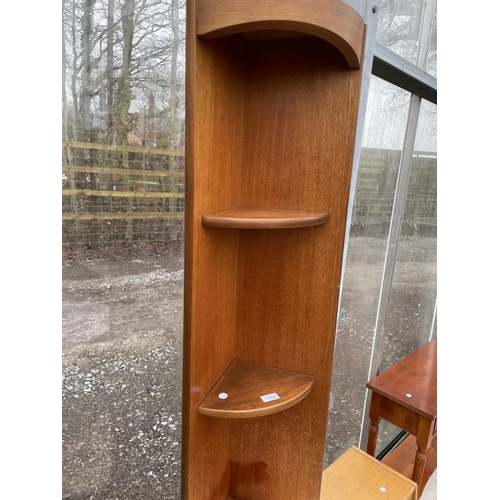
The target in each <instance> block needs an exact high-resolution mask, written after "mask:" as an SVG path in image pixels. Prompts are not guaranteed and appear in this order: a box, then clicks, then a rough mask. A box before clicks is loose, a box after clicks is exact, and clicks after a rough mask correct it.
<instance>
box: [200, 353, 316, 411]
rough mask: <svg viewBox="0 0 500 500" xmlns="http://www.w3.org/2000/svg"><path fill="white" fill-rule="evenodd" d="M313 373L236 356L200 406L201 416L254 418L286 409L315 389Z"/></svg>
mask: <svg viewBox="0 0 500 500" xmlns="http://www.w3.org/2000/svg"><path fill="white" fill-rule="evenodd" d="M314 380H315V378H314V377H313V376H312V375H306V374H304V373H297V372H295V371H290V370H282V369H280V368H274V367H271V366H264V365H259V364H256V363H249V362H248V361H242V360H240V359H235V360H233V362H232V363H231V364H230V365H229V367H228V368H227V370H226V371H225V372H224V374H223V375H222V377H221V378H220V379H219V380H218V381H217V383H216V384H215V385H214V387H213V388H212V390H211V391H210V393H209V394H208V396H207V397H206V398H205V399H204V400H203V402H202V403H201V404H200V406H199V407H198V413H199V414H200V415H206V416H209V417H217V418H252V417H262V416H265V415H271V414H273V413H278V412H280V411H283V410H286V409H287V408H290V407H291V406H293V405H296V404H297V403H298V402H299V401H302V399H304V398H305V397H306V396H307V394H309V392H310V391H311V389H312V387H313V385H314Z"/></svg>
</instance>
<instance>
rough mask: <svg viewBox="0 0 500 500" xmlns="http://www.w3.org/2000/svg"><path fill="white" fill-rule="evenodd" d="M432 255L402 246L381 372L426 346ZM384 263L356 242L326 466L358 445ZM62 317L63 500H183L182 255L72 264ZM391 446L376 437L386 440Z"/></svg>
mask: <svg viewBox="0 0 500 500" xmlns="http://www.w3.org/2000/svg"><path fill="white" fill-rule="evenodd" d="M435 246H436V240H435V239H434V238H421V237H414V238H406V239H403V242H402V244H401V254H400V256H401V259H400V264H398V266H397V268H396V274H395V279H394V284H393V292H392V293H393V295H392V299H391V300H392V301H393V304H394V306H395V309H396V310H397V311H399V312H398V313H397V314H393V315H389V317H388V323H387V333H388V339H389V341H388V342H387V344H386V346H385V348H384V360H385V362H386V363H389V364H391V363H393V362H395V361H396V360H397V359H400V358H401V357H402V356H403V355H405V354H406V352H405V349H406V350H408V349H412V345H413V343H414V342H420V339H419V338H416V337H415V332H416V331H418V330H419V328H420V327H422V324H426V323H425V322H426V321H427V322H428V318H427V317H426V316H425V315H424V314H422V311H424V310H428V309H429V304H430V303H431V301H432V300H433V291H432V290H433V283H434V282H435V278H436V276H435V274H436V263H435ZM383 252H384V241H383V240H381V239H376V238H366V237H353V238H351V249H350V252H349V256H348V269H350V272H349V273H346V276H345V281H344V288H343V295H342V308H341V320H340V323H339V329H338V333H337V340H336V351H335V360H334V371H333V385H332V398H331V401H330V419H329V423H328V432H327V439H326V450H325V466H326V465H328V464H329V463H331V462H332V461H333V460H334V459H335V458H336V457H338V456H339V455H340V454H341V453H343V451H345V449H347V448H348V447H349V446H351V445H352V444H357V439H358V436H359V426H360V422H361V416H362V411H363V401H364V394H365V385H364V384H365V381H366V373H367V371H366V366H367V360H368V359H369V356H370V354H371V346H372V338H373V326H374V325H373V318H374V312H375V310H376V305H377V300H378V287H379V286H380V279H381V264H382V262H383ZM426 301H427V302H426ZM62 309H63V340H62V345H63V353H62V354H63V360H62V412H63V423H62V430H63V436H62V437H63V447H62V454H63V464H62V478H63V480H62V496H63V499H66V500H115V499H116V500H139V499H141V500H142V499H144V500H146V499H147V500H155V499H158V500H159V499H162V500H179V499H180V474H181V465H180V464H181V439H182V436H181V423H182V413H181V393H182V387H181V384H182V310H183V254H182V249H177V250H176V251H171V252H169V253H167V254H165V255H163V256H161V255H158V254H157V252H151V254H150V255H147V254H146V255H144V254H142V255H141V256H140V257H138V258H134V257H128V258H125V257H123V258H120V259H116V258H113V259H111V258H101V259H99V260H96V259H93V260H90V259H87V260H84V261H83V262H82V261H80V262H72V263H71V264H68V265H66V266H65V267H64V268H63V289H62ZM422 321H423V322H424V323H420V322H422ZM408 338H409V339H410V342H405V343H403V342H402V339H408ZM403 344H404V346H405V347H404V349H400V348H399V347H396V346H399V345H403ZM391 435H392V431H391V429H390V428H387V429H386V428H383V429H381V440H384V439H386V440H387V439H389V437H390V436H391Z"/></svg>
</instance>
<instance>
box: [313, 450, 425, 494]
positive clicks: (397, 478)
mask: <svg viewBox="0 0 500 500" xmlns="http://www.w3.org/2000/svg"><path fill="white" fill-rule="evenodd" d="M417 498H418V492H417V484H416V483H414V482H413V481H411V480H410V479H408V478H407V477H405V476H403V475H402V474H400V473H399V472H396V471H395V470H393V469H391V468H390V467H388V466H387V465H384V464H383V463H382V462H379V461H378V460H377V459H375V458H373V457H372V456H370V455H368V454H367V453H365V452H364V451H361V450H360V449H359V448H357V447H356V446H352V447H351V448H349V449H348V450H347V451H346V452H345V453H344V454H343V455H341V456H340V457H339V458H338V459H337V460H335V462H333V464H332V465H330V467H328V468H327V469H326V470H325V471H324V472H323V481H322V483H321V500H417Z"/></svg>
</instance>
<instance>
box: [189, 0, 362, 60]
mask: <svg viewBox="0 0 500 500" xmlns="http://www.w3.org/2000/svg"><path fill="white" fill-rule="evenodd" d="M274 31H285V32H297V33H299V34H307V35H311V36H316V37H319V38H322V39H324V40H326V41H327V42H329V43H331V44H332V45H334V46H335V47H337V48H338V49H339V50H340V51H341V52H342V54H343V55H344V57H345V58H346V60H347V62H348V64H349V66H350V67H351V68H353V69H359V68H360V66H361V58H362V51H363V42H364V23H363V18H362V17H361V16H360V15H359V14H358V13H357V12H356V11H355V10H354V9H353V8H352V7H350V6H349V5H347V4H346V3H344V2H343V1H341V0H273V1H272V2H270V1H268V0H253V1H252V2H248V1H247V0H199V1H198V28H197V34H198V35H200V36H204V37H220V36H227V35H234V34H236V33H246V32H253V33H255V32H267V33H269V34H267V36H272V33H273V32H274ZM280 36H282V35H280Z"/></svg>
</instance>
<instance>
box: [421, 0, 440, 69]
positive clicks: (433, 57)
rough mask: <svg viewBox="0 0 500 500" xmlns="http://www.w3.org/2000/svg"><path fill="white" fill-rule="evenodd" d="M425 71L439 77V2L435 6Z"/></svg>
mask: <svg viewBox="0 0 500 500" xmlns="http://www.w3.org/2000/svg"><path fill="white" fill-rule="evenodd" d="M424 69H425V71H426V72H427V73H429V75H432V76H434V77H436V78H437V4H436V7H435V8H434V17H433V18H432V27H431V39H430V43H429V51H428V52H427V59H426V61H425V68H424Z"/></svg>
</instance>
